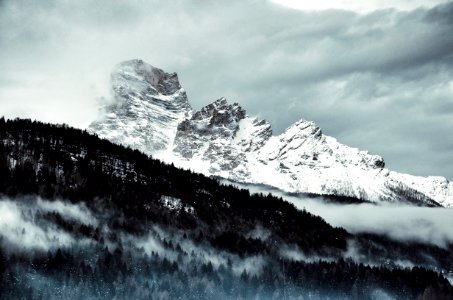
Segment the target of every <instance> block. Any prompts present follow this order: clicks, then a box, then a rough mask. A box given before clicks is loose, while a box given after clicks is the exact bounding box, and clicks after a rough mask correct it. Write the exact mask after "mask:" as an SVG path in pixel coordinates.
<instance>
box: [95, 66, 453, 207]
mask: <svg viewBox="0 0 453 300" xmlns="http://www.w3.org/2000/svg"><path fill="white" fill-rule="evenodd" d="M111 79H112V88H113V92H114V95H115V100H116V101H115V104H113V105H112V106H110V107H108V108H107V113H106V115H105V117H104V118H103V119H101V120H98V121H96V122H94V123H92V124H91V125H90V127H89V131H91V132H94V133H96V134H98V135H99V136H100V137H103V138H107V139H109V140H111V141H113V142H115V143H119V144H123V145H126V146H130V147H132V148H135V149H138V150H141V151H143V152H145V153H147V154H149V155H153V156H154V157H156V158H159V159H162V160H164V161H166V162H172V163H174V164H175V165H176V166H179V167H182V168H190V169H192V170H193V171H196V172H200V173H203V174H205V175H208V176H220V177H223V178H226V179H230V180H234V181H239V182H243V183H256V184H265V185H270V186H273V187H276V188H279V189H281V190H283V191H286V192H294V193H314V194H320V195H337V196H348V197H354V198H358V199H361V200H366V201H372V202H383V201H385V202H397V203H399V202H406V203H411V204H415V205H429V206H436V205H439V204H440V205H442V206H447V207H452V206H453V183H452V182H449V181H448V180H447V179H445V178H443V177H417V176H411V175H407V174H401V173H397V172H393V171H390V170H388V169H386V168H385V163H384V160H383V158H382V157H380V156H377V155H371V154H368V152H366V151H360V150H358V149H356V148H351V147H348V146H345V145H343V144H341V143H339V142H338V141H337V140H336V139H335V138H332V137H329V136H326V135H324V134H323V133H322V130H321V129H320V128H319V127H318V126H316V125H315V123H313V122H310V121H305V120H300V121H298V122H296V123H295V124H293V125H291V126H290V127H288V128H287V129H286V130H285V131H284V132H283V133H282V134H280V135H278V136H274V135H272V128H271V125H270V124H269V123H267V122H266V121H264V120H259V119H257V118H253V117H250V116H248V115H247V114H246V112H245V110H244V109H243V108H242V107H241V106H240V105H239V104H237V103H234V104H230V103H228V101H227V100H226V99H225V98H221V99H218V100H216V101H215V102H213V103H211V104H209V105H207V106H205V107H203V108H202V109H201V110H200V111H197V112H194V111H192V109H191V107H190V105H189V102H188V100H187V96H186V93H185V91H184V89H182V88H181V86H180V84H179V81H178V77H177V75H176V74H174V73H173V74H168V73H165V72H164V71H162V70H160V69H157V68H154V67H152V66H150V65H148V64H146V63H144V62H143V61H141V60H132V61H126V62H123V63H121V64H119V65H118V66H117V68H116V69H115V70H114V72H113V73H112V76H111Z"/></svg>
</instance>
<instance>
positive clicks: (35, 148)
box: [0, 119, 453, 299]
mask: <svg viewBox="0 0 453 300" xmlns="http://www.w3.org/2000/svg"><path fill="white" fill-rule="evenodd" d="M0 139H1V141H2V143H0V175H1V176H2V178H3V179H4V180H2V181H1V182H0V193H1V194H2V195H3V196H1V198H0V208H1V209H0V217H1V218H0V232H1V237H0V241H1V243H0V249H1V252H0V272H1V274H2V277H1V278H2V280H1V282H0V287H1V288H0V291H1V293H2V295H1V297H2V298H4V299H16V298H26V299H60V298H64V299H82V298H96V299H98V298H101V299H111V298H117V299H122V298H130V297H132V298H150V297H151V298H156V299H174V298H183V299H214V298H216V299H219V298H220V299H229V298H231V299H238V298H239V299H249V298H258V299H262V298H265V299H300V298H301V297H302V298H309V299H324V298H327V297H330V298H335V299H350V298H356V299H382V298H385V297H387V298H390V299H407V298H417V297H421V298H423V297H424V298H426V299H430V298H433V297H438V298H439V297H448V296H449V295H451V293H452V287H451V284H450V283H449V281H448V277H449V276H450V275H451V274H449V272H450V270H452V269H453V259H452V256H451V255H452V254H451V253H452V244H451V242H450V240H449V239H448V238H445V239H444V240H443V242H442V243H437V242H435V240H433V241H429V240H426V239H425V240H424V239H423V238H419V239H413V240H410V239H409V240H408V239H406V240H398V239H397V238H396V236H393V237H392V236H391V235H388V234H382V232H377V231H372V230H369V231H366V230H356V231H352V230H350V229H348V228H347V227H346V226H345V229H343V228H341V227H339V226H336V225H334V226H336V227H333V226H332V225H330V224H329V223H328V222H326V221H325V220H324V219H322V218H321V217H318V216H316V215H314V214H312V213H311V212H310V211H309V209H310V208H308V209H307V210H305V209H303V208H302V206H300V205H296V206H295V205H294V201H295V200H294V201H292V202H293V203H290V202H288V199H286V198H285V197H279V196H278V195H277V196H274V195H271V194H262V193H258V194H257V193H253V189H252V192H250V191H249V190H246V189H238V188H237V187H234V186H232V185H229V184H222V183H221V182H220V181H219V180H218V179H214V178H207V177H205V176H203V175H200V174H196V173H192V172H191V171H187V170H181V169H177V168H175V167H173V166H171V165H166V164H164V163H162V162H160V161H157V160H154V159H152V158H150V157H147V156H146V155H144V154H142V153H140V152H139V151H136V150H131V149H129V148H125V147H122V146H119V145H115V144H112V143H110V142H108V141H106V140H102V139H99V138H98V137H96V136H94V135H90V134H88V133H87V132H86V131H81V130H77V129H73V128H70V127H68V126H57V125H50V124H44V123H40V122H32V121H30V120H19V119H18V120H14V121H11V120H4V119H0ZM295 198H297V199H299V198H298V197H295ZM299 200H300V199H299ZM337 200H338V201H340V200H341V199H337ZM300 201H304V200H300ZM312 201H318V200H315V199H312ZM319 201H321V200H319ZM303 203H305V202H303ZM307 203H308V202H307ZM319 203H321V202H319ZM319 205H321V206H325V207H329V206H328V205H333V204H319Z"/></svg>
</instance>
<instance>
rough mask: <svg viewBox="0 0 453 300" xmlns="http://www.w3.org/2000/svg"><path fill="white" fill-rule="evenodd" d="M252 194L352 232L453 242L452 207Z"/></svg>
mask: <svg viewBox="0 0 453 300" xmlns="http://www.w3.org/2000/svg"><path fill="white" fill-rule="evenodd" d="M222 183H224V184H233V185H235V186H237V187H240V188H246V189H248V190H250V192H252V193H264V194H267V193H271V194H273V195H275V196H278V197H282V198H283V199H284V200H286V201H288V202H290V203H293V204H294V205H295V206H296V207H297V208H299V209H304V208H305V209H306V210H307V211H309V212H311V213H313V214H315V215H318V216H320V217H322V218H323V219H324V220H326V221H327V222H328V223H329V224H331V225H332V226H336V227H343V228H345V229H346V230H348V231H349V232H351V233H377V234H383V235H386V236H388V237H390V238H392V239H395V240H399V241H420V242H427V243H431V244H434V245H437V246H440V247H445V246H447V245H448V244H451V243H453V209H448V208H429V207H414V206H406V205H392V204H387V205H385V204H382V205H373V204H346V205H345V204H342V205H340V204H332V203H326V202H323V201H322V198H317V199H316V198H306V197H303V196H290V195H287V194H285V193H283V192H281V191H279V190H276V189H273V188H271V187H265V186H257V185H244V184H239V183H232V182H230V181H226V180H224V181H222Z"/></svg>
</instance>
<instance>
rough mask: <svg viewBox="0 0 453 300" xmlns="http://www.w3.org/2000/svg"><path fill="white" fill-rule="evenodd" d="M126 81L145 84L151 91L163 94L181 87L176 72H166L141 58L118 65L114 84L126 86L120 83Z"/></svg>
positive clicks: (113, 77)
mask: <svg viewBox="0 0 453 300" xmlns="http://www.w3.org/2000/svg"><path fill="white" fill-rule="evenodd" d="M124 81H127V82H129V85H130V86H133V84H134V83H135V84H137V85H141V86H143V87H144V88H146V89H147V90H148V91H149V92H150V93H156V94H157V93H158V94H162V95H172V94H174V93H176V92H177V91H178V90H180V89H181V85H180V84H179V80H178V75H177V74H176V73H166V72H165V71H163V70H162V69H159V68H156V67H153V66H151V65H150V64H147V63H145V62H144V61H143V60H141V59H133V60H128V61H124V62H122V63H120V64H118V65H117V66H116V68H115V70H114V71H113V72H112V83H113V86H114V87H115V86H118V87H124V86H123V85H121V84H120V83H121V82H124ZM115 83H119V84H115ZM125 91H127V90H125Z"/></svg>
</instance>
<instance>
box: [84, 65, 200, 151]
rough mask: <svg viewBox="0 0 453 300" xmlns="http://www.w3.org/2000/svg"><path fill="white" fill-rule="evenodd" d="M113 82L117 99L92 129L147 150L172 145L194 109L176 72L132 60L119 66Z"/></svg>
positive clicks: (113, 74) (125, 143)
mask: <svg viewBox="0 0 453 300" xmlns="http://www.w3.org/2000/svg"><path fill="white" fill-rule="evenodd" d="M111 82H112V89H113V94H114V97H115V101H114V103H113V104H112V105H111V106H109V107H107V108H106V114H105V116H104V117H103V118H102V119H100V120H97V121H95V122H93V123H92V124H91V125H90V128H89V130H90V131H92V132H94V133H96V134H98V135H99V136H101V137H105V138H107V139H109V140H112V141H114V142H116V143H119V144H123V145H127V146H130V147H132V148H135V149H138V150H140V151H143V152H145V153H155V152H157V151H165V150H167V149H169V148H170V147H171V145H172V141H173V139H174V136H175V134H176V129H177V126H178V124H179V123H180V122H181V121H182V120H184V119H185V118H189V117H190V115H191V112H192V109H191V107H190V105H189V102H188V100H187V95H186V92H185V91H184V89H183V88H182V87H181V86H180V84H179V81H178V76H177V75H176V73H172V74H169V73H165V72H164V71H162V70H161V69H158V68H154V67H152V66H150V65H148V64H146V63H144V62H143V61H142V60H131V61H127V62H123V63H121V64H119V65H118V66H117V67H116V69H115V70H114V72H113V73H112V75H111Z"/></svg>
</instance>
